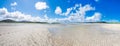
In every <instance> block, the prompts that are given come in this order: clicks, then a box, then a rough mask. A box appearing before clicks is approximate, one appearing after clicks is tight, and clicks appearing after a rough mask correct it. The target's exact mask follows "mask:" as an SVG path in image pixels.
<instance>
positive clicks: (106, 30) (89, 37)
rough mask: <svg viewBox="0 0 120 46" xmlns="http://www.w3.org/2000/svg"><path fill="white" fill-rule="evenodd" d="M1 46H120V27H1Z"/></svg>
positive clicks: (3, 25)
mask: <svg viewBox="0 0 120 46" xmlns="http://www.w3.org/2000/svg"><path fill="white" fill-rule="evenodd" d="M0 46H120V24H74V25H73V24H70V25H63V24H32V23H29V24H27V23H0Z"/></svg>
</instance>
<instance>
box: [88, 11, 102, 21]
mask: <svg viewBox="0 0 120 46" xmlns="http://www.w3.org/2000/svg"><path fill="white" fill-rule="evenodd" d="M100 19H101V13H98V12H96V13H95V14H94V15H93V16H91V17H86V22H97V21H100Z"/></svg>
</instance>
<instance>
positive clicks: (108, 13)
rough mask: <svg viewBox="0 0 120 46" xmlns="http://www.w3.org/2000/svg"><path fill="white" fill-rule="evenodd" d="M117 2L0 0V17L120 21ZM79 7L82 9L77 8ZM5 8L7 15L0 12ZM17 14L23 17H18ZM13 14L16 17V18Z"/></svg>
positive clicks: (115, 0)
mask: <svg viewBox="0 0 120 46" xmlns="http://www.w3.org/2000/svg"><path fill="white" fill-rule="evenodd" d="M119 2H120V1H119V0H0V10H1V11H0V12H1V13H0V15H1V16H0V17H1V18H2V19H4V18H7V17H3V16H10V17H8V18H14V19H15V20H26V18H27V17H26V18H25V16H30V17H29V19H27V20H30V19H31V18H33V20H37V19H34V18H36V17H37V18H38V19H41V20H37V21H51V20H54V21H58V20H61V21H64V20H65V21H66V20H69V21H78V22H79V21H80V22H83V21H120V6H119V4H120V3H119ZM77 5H78V6H77ZM74 7H77V8H76V9H74ZM85 7H86V8H85ZM80 8H81V9H82V10H79V9H80ZM5 9H6V10H7V11H6V14H7V12H8V13H9V15H6V14H4V15H3V14H2V13H3V11H5ZM67 9H69V10H68V11H67ZM77 11H78V12H77ZM67 12H68V14H67ZM81 12H82V13H81ZM73 13H74V14H73ZM79 13H80V14H79ZM19 14H22V15H23V16H24V18H21V19H20V16H21V15H19ZM77 14H79V15H77ZM72 15H74V16H72ZM13 16H18V17H17V19H16V18H15V17H13ZM18 18H19V19H18ZM82 18H83V19H82ZM33 20H32V21H33Z"/></svg>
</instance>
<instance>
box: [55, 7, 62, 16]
mask: <svg viewBox="0 0 120 46" xmlns="http://www.w3.org/2000/svg"><path fill="white" fill-rule="evenodd" d="M61 13H62V9H61V8H60V7H59V6H57V7H56V9H55V14H61Z"/></svg>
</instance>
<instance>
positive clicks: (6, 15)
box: [0, 8, 41, 22]
mask: <svg viewBox="0 0 120 46" xmlns="http://www.w3.org/2000/svg"><path fill="white" fill-rule="evenodd" d="M4 19H12V20H15V21H32V22H39V21H40V20H41V18H40V17H38V16H36V17H34V16H31V15H27V14H24V13H22V12H20V11H14V12H8V11H7V9H6V8H0V20H4Z"/></svg>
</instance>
